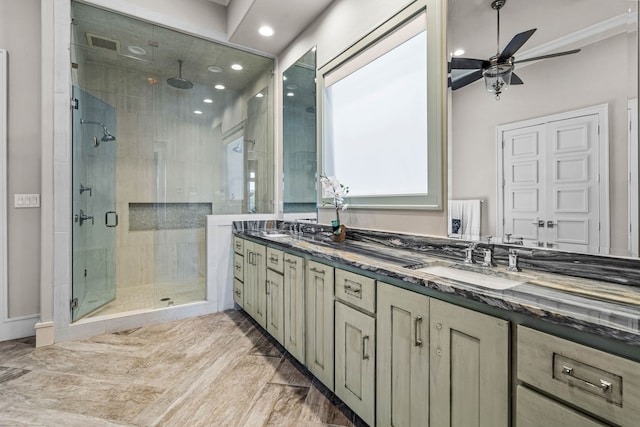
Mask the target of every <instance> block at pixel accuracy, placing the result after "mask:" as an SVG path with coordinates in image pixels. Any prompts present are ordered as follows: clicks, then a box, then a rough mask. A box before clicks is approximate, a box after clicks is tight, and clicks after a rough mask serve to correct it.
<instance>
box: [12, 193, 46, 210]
mask: <svg viewBox="0 0 640 427" xmlns="http://www.w3.org/2000/svg"><path fill="white" fill-rule="evenodd" d="M13 206H14V207H16V208H39V207H40V195H39V194H14V195H13Z"/></svg>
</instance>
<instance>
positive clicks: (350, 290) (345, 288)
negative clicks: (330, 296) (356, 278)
mask: <svg viewBox="0 0 640 427" xmlns="http://www.w3.org/2000/svg"><path fill="white" fill-rule="evenodd" d="M344 290H345V291H347V292H353V293H354V294H359V293H360V292H361V291H360V289H358V288H354V287H353V286H349V285H344Z"/></svg>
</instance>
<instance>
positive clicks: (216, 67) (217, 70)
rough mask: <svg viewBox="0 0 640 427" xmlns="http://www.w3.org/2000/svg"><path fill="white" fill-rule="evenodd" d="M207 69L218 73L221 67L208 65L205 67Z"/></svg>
mask: <svg viewBox="0 0 640 427" xmlns="http://www.w3.org/2000/svg"><path fill="white" fill-rule="evenodd" d="M207 70H209V71H211V72H212V73H219V72H221V71H222V68H220V67H218V66H217V65H209V66H208V67H207Z"/></svg>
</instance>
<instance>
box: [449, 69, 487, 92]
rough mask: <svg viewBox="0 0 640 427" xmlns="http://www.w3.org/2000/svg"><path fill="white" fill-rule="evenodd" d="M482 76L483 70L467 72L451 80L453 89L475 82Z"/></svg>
mask: <svg viewBox="0 0 640 427" xmlns="http://www.w3.org/2000/svg"><path fill="white" fill-rule="evenodd" d="M481 78H482V70H477V71H474V72H472V73H469V74H466V75H464V76H462V77H460V78H459V79H455V80H452V81H451V89H452V90H456V89H460V88H461V87H464V86H466V85H468V84H471V83H473V82H475V81H476V80H480V79H481Z"/></svg>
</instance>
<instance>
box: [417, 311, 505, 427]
mask: <svg viewBox="0 0 640 427" xmlns="http://www.w3.org/2000/svg"><path fill="white" fill-rule="evenodd" d="M429 310H430V320H429V325H430V331H429V332H430V348H429V362H430V363H429V368H430V390H431V395H430V396H429V402H430V414H429V420H430V425H432V426H452V425H460V426H467V425H479V426H486V427H500V426H505V427H507V426H509V424H510V423H509V400H510V395H509V371H510V363H509V322H507V321H505V320H502V319H498V318H495V317H492V316H488V315H486V314H482V313H478V312H475V311H472V310H468V309H465V308H462V307H459V306H456V305H453V304H449V303H446V302H443V301H440V300H436V299H433V298H432V299H431V301H430V307H429Z"/></svg>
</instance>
